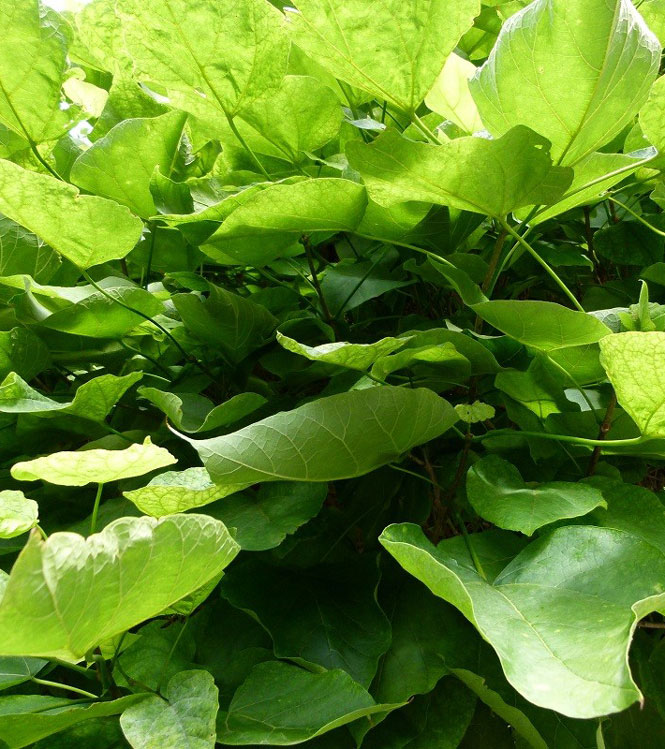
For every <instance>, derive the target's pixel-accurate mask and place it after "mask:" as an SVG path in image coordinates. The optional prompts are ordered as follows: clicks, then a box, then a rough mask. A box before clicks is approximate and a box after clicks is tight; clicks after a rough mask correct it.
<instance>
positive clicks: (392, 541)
mask: <svg viewBox="0 0 665 749" xmlns="http://www.w3.org/2000/svg"><path fill="white" fill-rule="evenodd" d="M617 493H618V494H619V497H620V498H619V500H618V501H616V504H617V505H618V508H617V509H616V510H615V511H614V512H613V510H612V504H613V502H612V499H611V498H610V497H607V499H608V504H609V511H608V514H610V517H611V519H610V520H608V525H609V526H610V527H605V528H599V527H593V526H575V525H572V526H567V527H563V528H559V529H558V530H555V531H554V532H552V533H550V534H549V535H545V536H543V537H542V538H540V539H538V540H537V541H534V542H532V543H531V544H529V545H528V546H527V547H526V548H525V549H524V550H523V551H522V552H521V553H519V554H518V555H517V557H515V559H513V561H512V562H510V563H509V564H508V566H507V567H505V569H503V571H502V572H501V573H500V574H499V575H498V577H497V578H496V579H495V580H494V582H492V583H490V582H488V580H486V579H485V578H484V577H483V576H482V575H481V574H479V572H478V571H477V570H476V568H475V566H474V561H473V560H472V558H471V555H470V554H469V552H468V551H466V550H465V549H464V547H461V546H459V545H458V544H456V539H452V540H451V541H444V542H442V543H440V544H439V546H438V547H435V546H433V545H432V544H431V543H430V541H428V540H427V539H426V538H425V536H424V534H423V532H422V530H421V529H420V528H419V527H418V526H415V525H410V524H401V525H391V526H389V527H388V528H387V529H386V530H385V531H384V532H383V534H382V536H381V543H382V544H383V545H384V546H385V548H386V549H387V550H388V551H389V552H390V553H391V554H392V555H393V556H394V557H395V559H397V561H398V562H399V563H400V564H401V565H402V566H403V567H404V568H405V569H406V570H407V572H410V573H411V574H412V575H414V576H415V577H416V578H418V579H419V580H421V582H424V583H425V585H427V587H428V588H429V589H430V590H431V591H432V592H433V593H434V594H435V595H438V596H440V597H441V598H443V599H444V600H446V601H449V602H450V603H452V604H453V605H454V606H456V607H457V608H458V609H459V610H460V611H461V612H462V613H463V614H464V616H466V617H467V619H469V621H470V622H471V623H472V624H474V626H475V627H476V628H477V629H478V631H479V632H480V633H481V635H482V636H483V638H484V639H486V640H487V641H488V642H489V643H490V644H491V645H492V647H493V648H494V649H495V650H496V652H497V654H498V656H499V659H500V660H501V665H502V667H503V670H504V673H505V675H506V677H507V679H508V681H509V682H510V683H511V684H512V685H513V686H514V687H515V689H516V690H517V691H518V692H519V693H520V694H522V695H523V696H524V697H526V699H528V700H529V701H530V702H532V703H534V704H535V705H539V706H541V707H545V708H548V709H550V710H556V711H557V712H560V713H563V714H564V715H568V716H570V717H574V718H592V717H596V716H601V715H606V714H607V713H611V712H616V711H619V710H623V709H625V708H627V707H628V706H629V705H631V704H632V703H633V702H635V701H636V700H638V699H640V696H641V695H640V692H639V690H638V688H637V686H636V685H635V682H634V681H633V679H632V676H631V673H630V670H629V668H628V660H627V650H628V646H629V644H630V639H631V637H632V632H633V629H634V627H635V623H636V620H637V619H638V618H641V617H643V616H645V615H646V614H647V613H650V612H652V611H662V610H663V609H664V608H665V597H664V595H663V585H662V579H663V574H664V573H665V556H664V553H663V552H664V550H665V544H664V543H663V539H665V524H664V522H663V513H662V507H660V508H659V512H658V513H657V514H653V512H652V507H653V505H652V504H651V503H650V500H651V496H652V495H651V494H649V493H648V492H643V490H640V489H639V488H635V487H625V486H622V487H621V489H619V490H617ZM627 495H630V499H631V502H632V504H631V505H630V512H629V513H626V514H625V515H624V513H625V512H626V508H627V502H626V501H625V500H622V499H621V496H624V497H625V496H627ZM645 495H646V496H645ZM606 496H607V495H606ZM630 514H632V515H637V516H641V518H642V519H644V518H645V517H649V520H648V522H647V523H646V524H647V525H649V527H650V530H649V531H647V532H646V533H645V532H644V531H643V530H642V529H641V527H640V526H639V524H636V523H635V522H634V521H632V520H631V519H630V517H629V515H630ZM482 535H483V534H480V536H479V537H480V538H482ZM475 543H476V535H475V534H474V535H472V536H470V537H469V544H471V545H473V544H475ZM609 556H611V558H612V560H613V566H612V570H611V571H609V572H608V567H607V564H606V560H607V559H608V557H609ZM601 653H602V657H599V654H601Z"/></svg>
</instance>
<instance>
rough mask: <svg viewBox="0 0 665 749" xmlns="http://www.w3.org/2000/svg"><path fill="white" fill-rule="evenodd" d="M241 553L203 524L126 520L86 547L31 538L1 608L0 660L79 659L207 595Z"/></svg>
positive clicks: (215, 526) (56, 538)
mask: <svg viewBox="0 0 665 749" xmlns="http://www.w3.org/2000/svg"><path fill="white" fill-rule="evenodd" d="M238 550H239V547H238V545H237V544H236V543H235V541H234V540H233V539H232V538H231V536H230V535H229V532H228V531H227V530H226V528H225V527H224V525H223V524H222V523H220V522H219V521H217V520H213V519H212V518H209V517H206V516H205V515H177V516H175V517H168V518H163V519H162V520H154V519H153V518H147V517H143V518H122V519H120V520H116V521H115V522H113V523H111V524H110V525H108V526H106V528H104V530H103V531H102V532H101V533H98V534H96V535H94V536H90V537H89V538H88V539H84V538H83V537H82V536H79V535H77V534H74V533H54V534H53V535H51V536H50V537H49V538H48V540H46V541H43V540H41V538H40V537H39V535H35V534H33V535H32V536H31V537H30V540H29V541H28V543H27V545H26V546H25V548H24V549H23V551H22V552H21V554H20V555H19V557H18V559H17V561H16V563H15V564H14V567H13V568H12V572H11V575H10V577H9V581H8V583H7V588H6V590H5V594H4V596H3V598H2V600H1V601H0V633H2V637H1V641H2V644H0V652H1V653H2V654H3V655H35V656H43V657H57V658H65V659H74V660H77V659H80V658H82V657H83V655H85V653H87V652H88V651H89V650H90V649H91V648H93V647H96V646H97V645H98V644H99V643H101V642H103V641H104V640H107V639H109V638H110V637H113V636H114V635H117V634H120V633H122V632H124V631H125V630H127V629H129V628H130V627H133V626H134V625H136V624H138V623H139V622H142V621H144V620H145V619H148V618H150V617H152V616H155V615H157V614H159V613H160V612H161V611H163V610H164V609H165V608H167V607H168V606H170V605H172V604H174V603H176V601H178V600H180V599H181V598H183V597H184V596H186V595H188V594H189V593H191V592H192V591H194V590H197V589H198V588H200V587H201V586H203V585H204V584H205V583H206V582H207V581H208V580H211V579H212V578H214V577H216V576H217V575H218V574H219V573H220V572H221V571H222V570H223V569H224V567H226V566H227V565H228V564H229V563H230V562H231V560H232V559H233V557H234V556H235V555H236V554H237V553H238ZM139 583H140V584H139Z"/></svg>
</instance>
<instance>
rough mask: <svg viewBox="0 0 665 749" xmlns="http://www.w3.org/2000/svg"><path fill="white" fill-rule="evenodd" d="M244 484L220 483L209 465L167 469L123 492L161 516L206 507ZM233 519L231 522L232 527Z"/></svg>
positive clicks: (136, 502) (149, 512) (239, 488)
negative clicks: (177, 469) (140, 484)
mask: <svg viewBox="0 0 665 749" xmlns="http://www.w3.org/2000/svg"><path fill="white" fill-rule="evenodd" d="M242 489H243V487H242V486H236V485H233V486H228V487H226V486H216V485H215V484H213V482H212V481H211V480H210V476H209V475H208V472H207V471H206V469H205V468H196V467H195V468H186V469H185V470H184V471H167V472H166V473H160V474H159V475H157V476H155V477H154V478H153V479H151V480H150V482H149V483H148V484H147V485H146V486H143V487H141V488H140V489H131V490H130V491H126V492H123V494H124V496H125V497H127V499H129V500H130V501H132V502H133V503H134V504H135V505H136V506H137V507H138V508H139V510H141V512H144V513H145V514H146V515H152V516H153V517H156V518H160V517H164V516H165V515H175V514H176V513H178V512H187V510H191V509H193V508H194V507H203V505H207V504H209V503H210V502H214V501H215V500H217V499H221V498H222V497H225V496H226V495H227V494H233V493H234V492H237V491H241V490H242ZM232 525H233V523H229V527H231V526H232Z"/></svg>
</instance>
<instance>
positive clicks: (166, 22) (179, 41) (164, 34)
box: [117, 0, 288, 132]
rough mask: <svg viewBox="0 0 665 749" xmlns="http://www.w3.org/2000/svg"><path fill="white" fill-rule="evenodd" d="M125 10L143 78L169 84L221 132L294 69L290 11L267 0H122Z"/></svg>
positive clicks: (176, 97) (183, 104)
mask: <svg viewBox="0 0 665 749" xmlns="http://www.w3.org/2000/svg"><path fill="white" fill-rule="evenodd" d="M117 11H118V12H119V13H120V15H121V19H122V27H123V31H124V38H125V42H126V44H127V48H128V50H129V53H130V55H131V57H132V61H133V63H134V68H135V71H136V72H137V74H138V76H139V78H140V80H141V81H144V82H146V83H148V84H150V83H152V84H153V85H157V86H161V87H163V88H164V89H166V91H167V94H168V97H169V100H170V102H171V104H172V106H174V107H176V108H178V109H184V110H185V111H186V112H190V113H191V114H193V115H194V116H196V117H198V118H200V119H201V120H202V121H203V122H204V123H205V124H206V125H207V126H208V127H209V128H210V129H211V130H212V131H213V132H215V130H216V128H218V126H219V125H218V123H219V122H220V118H221V120H222V121H224V120H225V117H226V115H228V116H231V117H233V116H234V115H235V114H237V113H238V112H239V111H240V110H242V109H243V107H246V106H248V105H249V104H251V103H252V102H253V101H255V100H256V99H259V98H262V97H264V96H266V94H267V93H268V92H269V90H270V89H274V88H276V87H277V86H278V85H279V83H280V81H281V79H282V77H283V76H284V73H285V72H286V60H287V55H288V41H287V38H286V35H285V31H284V28H283V18H282V15H281V13H280V12H279V11H277V10H276V9H275V8H274V7H272V6H271V5H270V3H267V2H265V0H238V2H234V3H233V4H231V5H228V6H225V7H224V8H220V7H219V4H218V3H216V2H214V1H213V0H206V1H205V2H202V3H197V4H196V5H192V3H190V2H188V0H149V2H144V1H143V0H121V2H119V3H118V5H117ZM146 29H150V33H149V34H147V35H146Z"/></svg>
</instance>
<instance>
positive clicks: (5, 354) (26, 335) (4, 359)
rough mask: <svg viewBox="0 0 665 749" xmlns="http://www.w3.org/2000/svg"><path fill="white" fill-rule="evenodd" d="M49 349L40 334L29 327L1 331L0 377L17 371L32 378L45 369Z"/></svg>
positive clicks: (25, 376)
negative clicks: (36, 333)
mask: <svg viewBox="0 0 665 749" xmlns="http://www.w3.org/2000/svg"><path fill="white" fill-rule="evenodd" d="M48 361H49V351H48V348H47V347H46V345H45V344H44V342H43V341H42V339H41V338H39V336H37V335H35V334H34V333H33V332H32V331H31V330H28V329H27V328H12V329H11V330H3V331H1V332H0V377H2V378H3V379H4V378H5V377H6V376H7V375H8V374H9V373H10V372H16V373H17V375H19V376H20V377H23V378H25V379H26V380H31V379H32V378H33V377H34V376H35V375H37V374H39V373H40V372H41V371H42V369H45V368H46V366H47V364H48Z"/></svg>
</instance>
